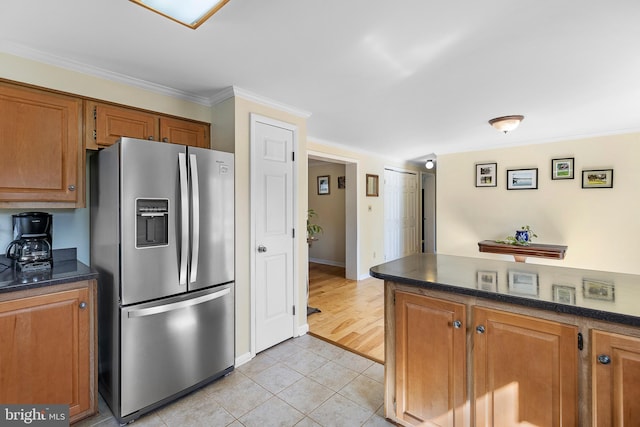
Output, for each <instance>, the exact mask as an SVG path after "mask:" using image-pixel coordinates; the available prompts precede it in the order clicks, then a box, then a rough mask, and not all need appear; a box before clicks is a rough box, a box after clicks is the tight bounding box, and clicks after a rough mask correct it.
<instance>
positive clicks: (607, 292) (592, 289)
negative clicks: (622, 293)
mask: <svg viewBox="0 0 640 427" xmlns="http://www.w3.org/2000/svg"><path fill="white" fill-rule="evenodd" d="M582 292H583V296H584V297H585V298H586V299H596V300H600V301H614V300H615V286H614V285H613V283H611V282H604V281H600V280H590V279H583V280H582Z"/></svg>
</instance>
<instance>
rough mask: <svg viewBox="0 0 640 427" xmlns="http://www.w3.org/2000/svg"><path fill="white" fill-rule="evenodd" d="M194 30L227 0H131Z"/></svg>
mask: <svg viewBox="0 0 640 427" xmlns="http://www.w3.org/2000/svg"><path fill="white" fill-rule="evenodd" d="M131 1H132V2H134V3H136V4H139V5H140V6H142V7H145V8H147V9H149V10H152V11H154V12H156V13H159V14H160V15H162V16H165V17H167V18H169V19H171V20H173V21H176V22H178V23H180V24H182V25H186V26H187V27H189V28H193V29H194V30H195V29H196V28H198V27H199V26H200V25H201V24H202V23H203V22H204V21H206V20H207V19H209V18H210V17H211V15H213V14H214V13H216V12H217V11H218V10H220V8H221V7H222V6H224V5H225V4H227V2H228V1H229V0H181V1H175V0H131Z"/></svg>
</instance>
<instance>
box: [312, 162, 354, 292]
mask: <svg viewBox="0 0 640 427" xmlns="http://www.w3.org/2000/svg"><path fill="white" fill-rule="evenodd" d="M307 154H308V160H307V161H308V166H309V167H308V171H309V172H308V177H309V178H308V180H309V182H308V183H309V205H308V207H309V209H314V211H315V212H316V214H317V216H316V217H315V218H313V220H314V221H315V222H317V223H319V224H320V225H321V226H322V227H323V229H324V232H323V233H322V234H320V236H319V238H320V239H325V237H323V236H324V234H325V233H326V234H327V237H328V238H327V239H325V240H328V239H329V238H330V239H331V245H332V247H334V248H335V247H336V246H335V245H336V244H337V245H341V247H340V254H339V257H338V259H337V260H335V259H332V258H336V257H335V256H333V257H332V256H330V255H327V252H325V251H322V252H321V251H314V253H316V256H317V258H316V259H315V261H319V262H321V263H327V264H329V265H336V266H342V267H344V269H345V277H346V278H347V279H352V280H358V276H359V271H360V256H359V252H360V246H359V242H358V192H357V189H358V161H357V160H354V159H350V158H347V157H341V156H333V155H330V154H326V153H319V152H314V151H309V152H308V153H307ZM333 171H336V172H333ZM338 171H340V172H338ZM323 177H328V179H324V178H323ZM339 178H342V179H340V180H339ZM319 179H320V180H321V182H322V183H325V182H328V184H329V186H328V192H329V194H321V195H318V186H319V185H320V183H319ZM339 181H340V182H341V183H342V184H340V183H339ZM341 186H343V188H339V187H341ZM322 193H325V190H324V188H323V191H322ZM312 194H313V195H314V196H313V197H314V200H313V201H312V200H311V196H312ZM336 196H339V198H341V199H342V201H341V203H338V201H337V200H336V199H337V198H338V197H336ZM315 200H317V201H318V203H321V204H322V207H323V209H320V205H319V204H316V203H315ZM332 202H336V205H335V206H337V207H338V209H339V212H334V211H331V213H330V214H328V215H326V217H329V218H326V217H325V218H323V216H325V215H324V214H323V212H322V211H323V210H325V208H326V207H327V206H326V205H325V203H332ZM337 215H339V216H340V220H339V222H337V224H335V226H336V227H337V228H338V229H331V227H334V224H332V223H331V220H330V218H336V217H337ZM327 219H328V220H329V222H326V221H325V220H327ZM323 224H324V225H323ZM338 234H339V235H338ZM329 235H331V236H330V237H329ZM318 243H319V244H318V245H317V246H321V247H322V246H324V245H323V243H320V242H318ZM314 244H315V243H312V245H314ZM318 253H320V255H317V254H318ZM309 256H310V257H311V252H310V254H309Z"/></svg>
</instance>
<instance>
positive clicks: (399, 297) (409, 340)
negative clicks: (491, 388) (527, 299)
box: [395, 291, 467, 426]
mask: <svg viewBox="0 0 640 427" xmlns="http://www.w3.org/2000/svg"><path fill="white" fill-rule="evenodd" d="M395 304H396V305H395V313H396V314H395V316H396V319H395V320H396V343H395V345H396V366H395V370H396V391H395V392H396V417H397V418H398V419H399V420H402V421H403V422H404V423H407V424H411V425H424V423H426V424H428V425H431V424H429V423H434V424H436V425H438V426H463V425H465V420H464V412H465V411H464V407H465V404H466V398H467V397H466V354H465V352H466V332H465V331H466V325H465V306H464V305H462V304H457V303H453V302H449V301H444V300H439V299H435V298H430V297H426V296H423V295H416V294H410V293H405V292H399V291H397V292H396V293H395ZM458 322H459V323H458Z"/></svg>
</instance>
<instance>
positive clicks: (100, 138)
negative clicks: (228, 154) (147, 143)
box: [85, 101, 210, 150]
mask: <svg viewBox="0 0 640 427" xmlns="http://www.w3.org/2000/svg"><path fill="white" fill-rule="evenodd" d="M209 132H210V125H209V124H208V123H202V122H196V121H192V120H187V119H179V118H175V117H170V116H164V115H161V114H156V113H152V112H148V111H144V110H138V109H135V108H129V107H123V106H119V105H113V104H108V103H102V102H95V101H85V143H86V148H87V149H92V150H97V149H99V148H101V147H108V146H109V145H112V144H113V143H115V142H116V141H117V140H118V139H119V138H121V137H130V138H139V139H148V140H152V141H163V142H170V143H173V144H182V145H190V146H194V147H202V148H209V147H210V142H209Z"/></svg>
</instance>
